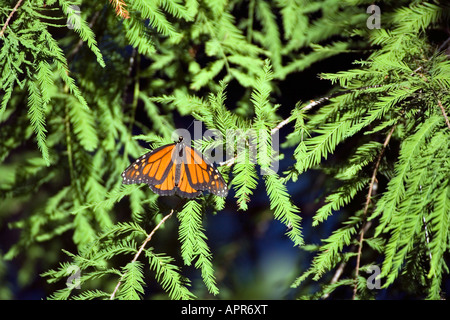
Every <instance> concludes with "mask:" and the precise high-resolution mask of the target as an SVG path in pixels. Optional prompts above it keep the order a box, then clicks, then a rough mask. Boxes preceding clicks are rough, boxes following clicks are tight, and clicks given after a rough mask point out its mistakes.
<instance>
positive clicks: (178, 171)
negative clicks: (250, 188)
mask: <svg viewBox="0 0 450 320" xmlns="http://www.w3.org/2000/svg"><path fill="white" fill-rule="evenodd" d="M122 178H123V181H122V183H123V184H132V183H147V184H148V185H149V187H150V189H151V190H152V191H153V192H155V193H156V194H159V195H161V196H169V195H173V194H175V193H176V194H178V195H179V196H181V197H184V198H194V197H197V196H198V195H200V194H201V193H202V191H209V192H210V193H212V194H215V195H218V196H220V197H226V196H227V194H228V187H227V184H226V183H225V180H224V179H223V177H222V175H221V174H220V172H219V171H217V169H216V168H214V167H213V165H212V164H211V163H210V162H209V161H208V160H207V159H205V157H204V156H203V155H202V154H201V153H200V152H198V151H197V150H195V149H194V148H191V147H190V146H187V145H186V144H185V143H184V142H183V137H181V136H180V138H179V139H178V142H175V143H171V144H167V145H165V146H162V147H159V148H157V149H155V150H153V151H150V152H148V153H146V154H144V155H143V156H142V157H140V158H138V159H137V160H135V162H134V163H132V164H131V165H130V166H129V167H128V168H127V169H125V171H124V172H123V173H122Z"/></svg>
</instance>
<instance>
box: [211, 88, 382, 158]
mask: <svg viewBox="0 0 450 320" xmlns="http://www.w3.org/2000/svg"><path fill="white" fill-rule="evenodd" d="M376 87H381V85H373V86H366V87H361V88H355V89H350V90H345V91H341V92H335V93H333V94H331V95H329V96H326V97H322V98H319V99H317V100H311V102H310V103H308V104H307V105H306V106H304V107H303V108H302V111H308V110H310V109H312V108H314V107H315V106H317V105H320V104H322V103H324V102H325V101H328V100H330V99H331V98H335V97H338V96H342V95H344V94H347V93H349V92H352V91H356V90H359V91H361V90H366V89H370V88H376ZM293 119H294V117H292V116H289V117H287V118H286V119H284V120H283V121H281V122H280V123H279V124H278V125H277V126H276V127H274V128H273V129H272V130H271V131H270V133H271V134H275V133H276V132H277V131H279V130H280V129H281V128H283V127H284V126H285V125H287V124H288V123H289V122H291V121H292V120H293ZM236 159H237V155H236V156H234V157H233V158H231V159H228V160H225V161H222V162H219V163H218V164H217V165H218V166H219V167H221V166H227V167H231V166H232V165H233V164H234V163H235V162H236Z"/></svg>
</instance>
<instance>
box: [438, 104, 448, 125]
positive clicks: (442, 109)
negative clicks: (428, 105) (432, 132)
mask: <svg viewBox="0 0 450 320" xmlns="http://www.w3.org/2000/svg"><path fill="white" fill-rule="evenodd" d="M438 105H439V108H441V111H442V115H443V116H444V118H445V123H446V124H447V127H448V128H449V129H450V121H449V120H448V117H447V114H446V113H445V108H444V106H443V105H442V102H441V100H438Z"/></svg>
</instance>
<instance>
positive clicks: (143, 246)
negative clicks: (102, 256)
mask: <svg viewBox="0 0 450 320" xmlns="http://www.w3.org/2000/svg"><path fill="white" fill-rule="evenodd" d="M172 214H173V209H172V211H170V213H169V214H168V215H167V216H165V217H164V218H162V220H161V221H160V222H159V223H158V224H157V225H156V227H155V228H154V229H153V230H152V232H150V233H149V234H148V236H147V239H145V241H144V242H143V243H142V245H141V247H140V248H139V250H138V252H136V254H135V255H134V258H133V260H131V263H133V262H135V261H136V260H137V259H138V258H139V256H140V255H141V253H142V251H143V250H144V248H145V246H146V245H147V243H148V242H149V241H150V240H151V239H152V237H153V235H154V234H155V232H156V230H158V229H159V228H160V227H161V226H162V224H163V223H164V222H165V221H166V220H167V219H169V218H170V217H171V216H172ZM124 276H125V274H123V275H122V277H121V278H120V280H119V282H118V283H117V285H116V287H115V288H114V291H113V293H112V294H111V296H110V297H109V300H113V299H114V297H115V295H116V293H117V291H118V290H119V287H120V285H121V284H122V280H123V278H124Z"/></svg>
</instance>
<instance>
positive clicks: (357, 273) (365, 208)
mask: <svg viewBox="0 0 450 320" xmlns="http://www.w3.org/2000/svg"><path fill="white" fill-rule="evenodd" d="M395 127H396V125H394V126H393V127H392V129H391V131H389V133H388V135H387V137H386V139H385V140H384V143H383V148H382V149H381V152H380V154H379V155H378V159H377V162H376V164H375V168H374V169H373V173H372V178H371V180H370V185H369V191H368V192H367V197H366V203H365V205H364V212H363V219H365V218H366V216H367V211H368V210H369V204H370V200H371V199H372V191H373V186H374V185H375V181H376V179H377V172H378V167H379V166H380V163H381V159H382V158H383V153H384V150H386V147H387V145H388V143H389V140H391V137H392V134H393V133H394V130H395ZM366 225H367V223H365V226H366ZM365 226H364V227H363V228H362V229H361V234H360V236H359V245H358V254H357V256H356V269H355V286H354V288H353V300H354V299H355V298H356V293H357V291H358V275H359V266H360V263H361V253H362V246H363V240H364V233H365V232H366V231H367V229H366V227H365Z"/></svg>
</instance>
